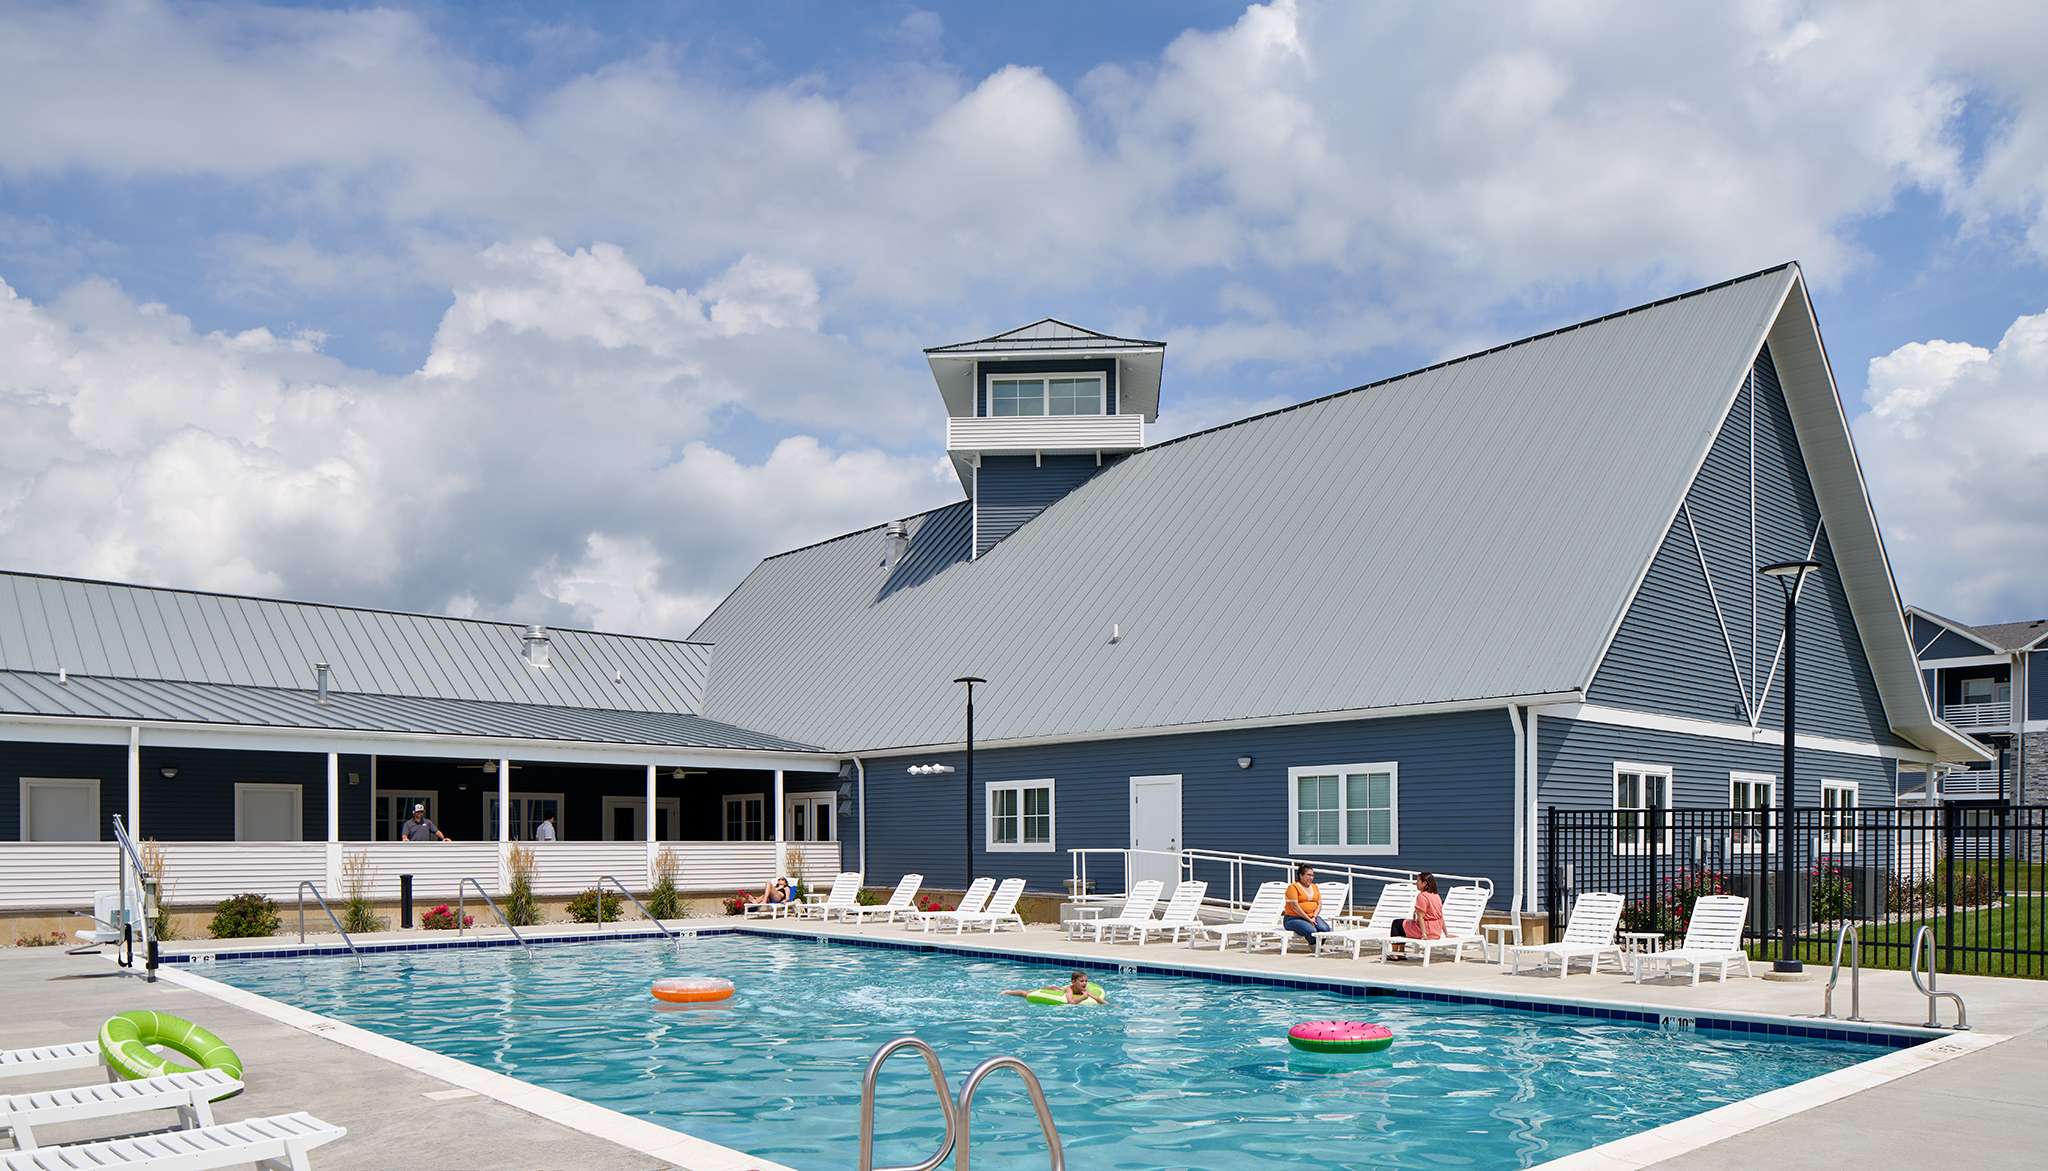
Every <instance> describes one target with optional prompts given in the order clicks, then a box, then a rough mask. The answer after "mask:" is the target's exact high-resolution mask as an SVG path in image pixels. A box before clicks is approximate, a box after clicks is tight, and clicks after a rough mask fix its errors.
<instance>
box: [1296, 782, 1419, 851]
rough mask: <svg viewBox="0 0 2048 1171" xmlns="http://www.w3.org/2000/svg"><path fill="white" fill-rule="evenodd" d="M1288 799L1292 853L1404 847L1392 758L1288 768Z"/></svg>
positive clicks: (1398, 797)
mask: <svg viewBox="0 0 2048 1171" xmlns="http://www.w3.org/2000/svg"><path fill="white" fill-rule="evenodd" d="M1287 804H1288V810H1287V815H1288V821H1289V823H1290V824H1291V825H1292V827H1293V830H1292V837H1291V840H1290V842H1289V851H1290V852H1291V853H1295V854H1393V853H1397V852H1399V850H1400V773H1399V766H1397V765H1395V764H1393V763H1392V762H1384V763H1380V764H1346V765H1327V766H1316V767H1304V768H1291V769H1288V770H1287Z"/></svg>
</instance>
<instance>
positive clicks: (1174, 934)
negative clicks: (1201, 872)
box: [1131, 882, 1209, 947]
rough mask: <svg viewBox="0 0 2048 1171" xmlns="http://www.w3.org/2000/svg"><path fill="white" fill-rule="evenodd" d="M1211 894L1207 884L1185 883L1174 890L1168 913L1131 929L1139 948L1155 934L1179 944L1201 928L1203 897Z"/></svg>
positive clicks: (1167, 905)
mask: <svg viewBox="0 0 2048 1171" xmlns="http://www.w3.org/2000/svg"><path fill="white" fill-rule="evenodd" d="M1208 893H1209V884H1208V883H1206V882H1183V883H1181V884H1180V885H1179V886H1177V887H1175V888H1174V890H1173V898H1172V900H1171V901H1169V902H1168V903H1167V904H1166V913H1165V914H1163V915H1161V916H1160V917H1159V918H1157V919H1147V920H1146V921H1145V922H1143V923H1140V924H1138V925H1137V926H1136V927H1133V928H1131V934H1132V936H1133V937H1134V938H1135V942H1136V943H1137V945H1138V946H1139V947H1143V946H1145V941H1146V940H1147V939H1149V938H1151V936H1152V933H1153V932H1155V931H1156V932H1158V933H1159V934H1161V935H1164V936H1166V938H1167V941H1168V942H1170V943H1179V942H1180V940H1181V936H1183V935H1185V934H1187V933H1188V932H1190V931H1193V930H1194V929H1195V928H1197V927H1200V926H1201V923H1200V922H1198V921H1197V920H1196V918H1195V917H1196V916H1197V915H1199V914H1201V913H1202V896H1203V895H1206V894H1208Z"/></svg>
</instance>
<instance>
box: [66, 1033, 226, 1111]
mask: <svg viewBox="0 0 2048 1171" xmlns="http://www.w3.org/2000/svg"><path fill="white" fill-rule="evenodd" d="M152 1045H161V1046H163V1047H164V1048H166V1049H170V1050H172V1051H174V1052H177V1053H181V1054H183V1055H184V1056H185V1057H187V1058H189V1059H190V1060H191V1061H193V1062H195V1063H196V1065H197V1067H198V1068H200V1069H217V1070H219V1071H221V1072H222V1073H224V1074H227V1075H228V1076H230V1077H232V1078H234V1079H236V1080H237V1081H239V1080H241V1077H242V1059H241V1058H240V1057H238V1056H236V1055H235V1051H234V1050H232V1049H230V1048H228V1047H227V1045H226V1044H225V1043H223V1042H222V1041H221V1039H220V1038H219V1037H216V1036H214V1035H213V1034H212V1033H209V1032H207V1031H206V1030H205V1029H202V1028H200V1027H199V1026H198V1025H195V1024H193V1023H192V1022H191V1021H188V1020H185V1019H184V1018H182V1017H174V1016H172V1015H171V1014H169V1013H167V1012H124V1013H120V1014H118V1015H116V1016H113V1017H110V1018H108V1020H107V1023H106V1024H104V1025H101V1026H100V1053H101V1054H102V1055H104V1056H105V1057H106V1059H107V1064H108V1065H109V1066H110V1067H112V1068H113V1070H114V1072H116V1073H118V1074H120V1075H121V1076H122V1077H124V1078H128V1079H130V1080H131V1081H132V1080H134V1079H137V1078H146V1077H162V1076H163V1075H164V1074H167V1073H189V1072H191V1070H192V1069H193V1068H194V1067H193V1066H191V1065H179V1064H178V1063H177V1062H175V1061H171V1060H169V1059H168V1058H164V1057H160V1056H158V1055H157V1054H156V1053H155V1052H154V1051H153V1050H151V1048H150V1046H152ZM232 1096H233V1095H231V1094H222V1095H221V1096H220V1098H215V1099H214V1101H216V1102H218V1101H220V1100H221V1098H228V1097H232Z"/></svg>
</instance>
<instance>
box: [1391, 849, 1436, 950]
mask: <svg viewBox="0 0 2048 1171" xmlns="http://www.w3.org/2000/svg"><path fill="white" fill-rule="evenodd" d="M1392 934H1393V936H1394V938H1396V939H1442V938H1443V937H1444V901H1443V900H1442V899H1440V898H1438V897H1437V893H1436V875H1434V874H1431V873H1430V872H1429V871H1427V870H1425V871H1423V872H1422V873H1421V874H1418V875H1416V876H1415V917H1414V918H1413V919H1396V920H1394V926H1393V930H1392ZM1403 950H1404V949H1403V948H1402V946H1401V945H1400V944H1398V943H1397V944H1395V945H1394V954H1392V955H1390V956H1388V957H1387V958H1388V959H1390V960H1398V959H1400V958H1401V955H1402V952H1403Z"/></svg>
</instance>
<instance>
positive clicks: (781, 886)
mask: <svg viewBox="0 0 2048 1171" xmlns="http://www.w3.org/2000/svg"><path fill="white" fill-rule="evenodd" d="M795 901H796V896H795V895H793V894H791V893H790V890H789V880H788V879H787V878H778V879H776V880H775V881H774V882H771V883H769V884H768V885H767V886H764V887H762V888H761V898H760V901H758V902H752V903H748V904H747V905H746V908H745V909H747V910H752V909H754V908H755V907H773V906H779V905H782V904H785V903H793V902H795Z"/></svg>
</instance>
